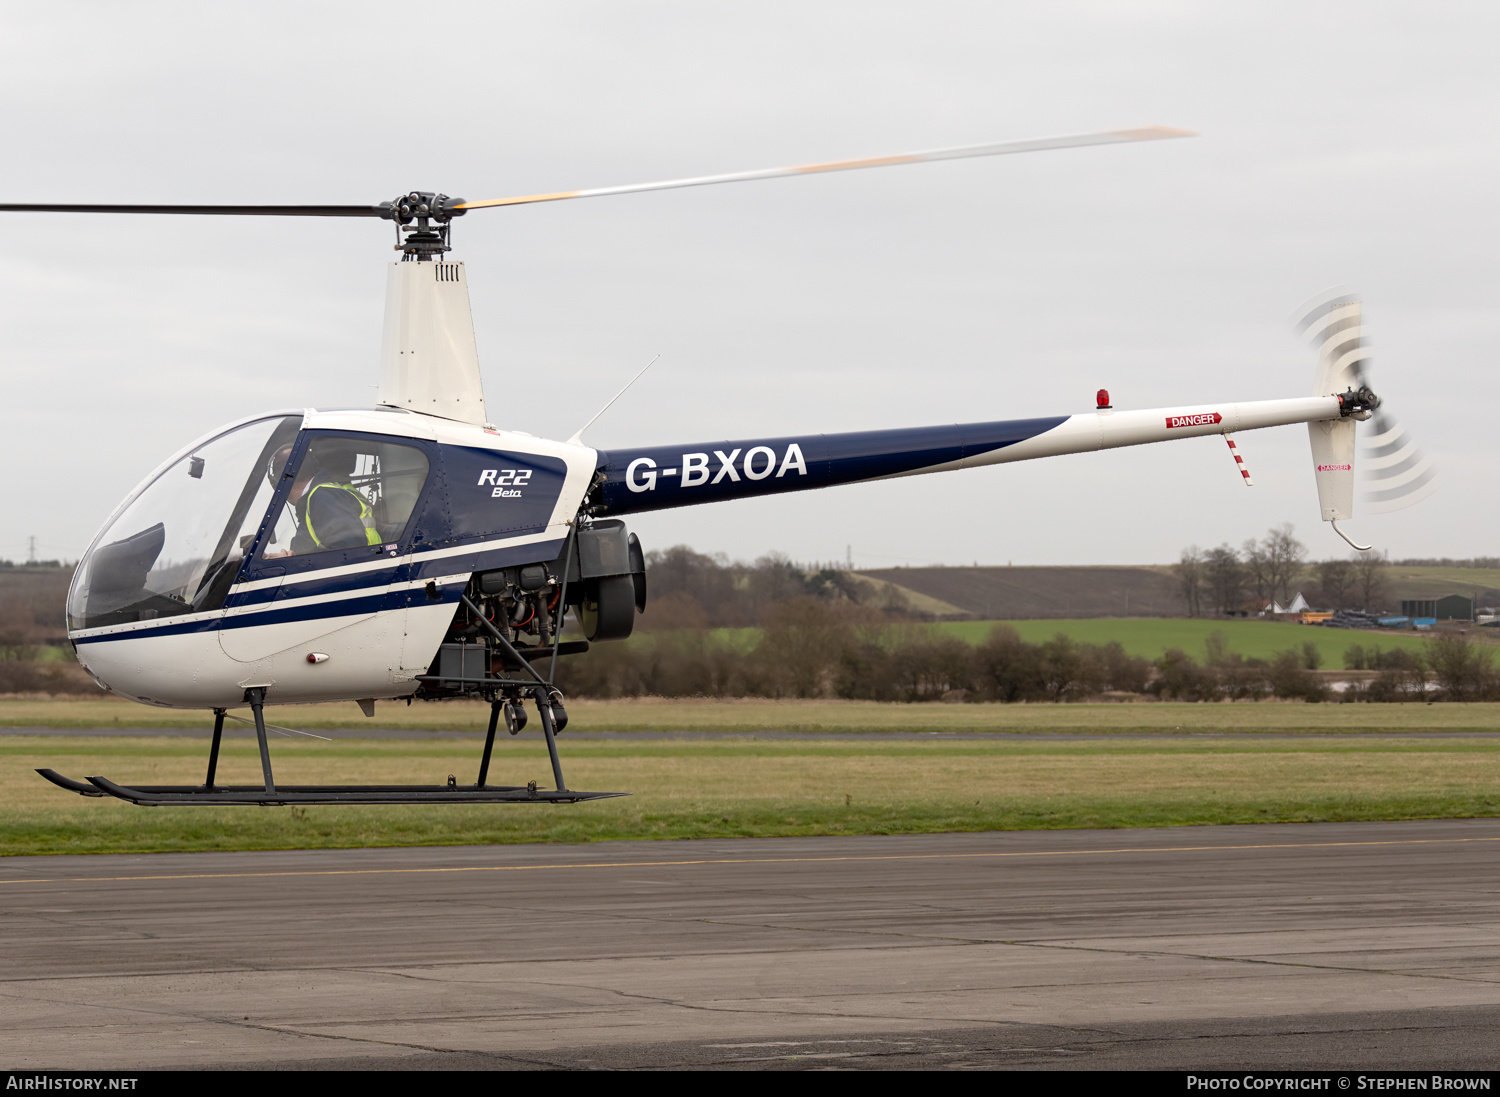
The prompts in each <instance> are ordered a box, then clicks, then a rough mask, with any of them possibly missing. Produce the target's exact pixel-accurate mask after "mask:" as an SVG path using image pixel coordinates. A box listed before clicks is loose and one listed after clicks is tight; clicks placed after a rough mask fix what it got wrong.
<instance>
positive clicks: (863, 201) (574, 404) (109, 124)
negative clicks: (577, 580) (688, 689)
mask: <svg viewBox="0 0 1500 1097" xmlns="http://www.w3.org/2000/svg"><path fill="white" fill-rule="evenodd" d="M0 31H3V33H0V86H3V88H4V94H5V98H6V101H7V102H8V103H9V104H11V109H10V110H9V111H8V112H7V115H6V120H5V124H4V128H5V132H6V135H7V143H8V149H7V153H8V154H7V155H6V156H4V157H3V158H0V195H3V196H4V198H0V200H3V201H18V202H26V201H59V202H66V201H78V202H133V201H138V202H187V203H210V202H224V203H267V204H271V203H356V204H364V203H369V204H374V203H378V202H380V201H383V200H386V199H389V198H392V197H394V196H396V195H398V194H400V193H402V192H404V191H407V190H410V189H424V190H438V191H443V192H446V193H448V194H451V195H460V196H462V197H465V198H470V199H482V198H498V197H504V196H507V195H516V194H531V193H537V192H542V191H555V190H571V189H579V188H587V187H596V186H610V185H615V184H625V183H634V182H645V181H651V180H657V179H669V178H675V177H679V176H688V175H701V174H712V173H718V172H730V171H737V170H747V169H752V168H761V167H772V166H778V165H785V164H796V163H803V162H809V161H817V160H825V159H841V158H846V157H857V156H865V155H878V154H885V153H895V152H903V151H909V150H913V149H927V148H938V147H944V146H949V145H962V144H976V143H981V142H990V141H1000V140H1009V139H1020V138H1027V137H1039V136H1047V135H1052V134H1059V133H1075V132H1084V131H1093V130H1101V129H1115V128H1126V127H1134V126H1144V125H1153V124H1161V125H1169V126H1176V127H1182V128H1186V129H1191V130H1195V131H1197V132H1198V133H1199V134H1200V136H1198V137H1196V138H1193V139H1191V140H1181V141H1166V142H1150V143H1144V144H1140V145H1132V146H1112V147H1103V148H1088V149H1073V150H1066V151H1053V152H1044V153H1032V154H1027V155H1024V156H1007V157H997V158H992V159H979V160H961V161H950V162H945V163H937V164H923V165H914V166H905V167H895V168H887V169H880V170H872V171H861V172H848V173H839V174H833V175H820V176H816V177H801V178H793V179H783V180H775V181H764V182H754V183H745V184H735V185H730V186H720V187H707V188H699V189H692V190H675V191H665V192H659V193H651V194H640V195H629V196H618V197H607V198H599V199H591V200H586V201H577V202H562V203H552V204H544V205H535V206H528V207H516V208H508V209H495V210H487V211H476V212H474V213H472V214H470V215H469V216H467V217H465V218H464V219H462V220H461V221H459V222H457V223H456V226H455V244H456V248H455V252H454V254H453V257H454V258H457V259H462V260H463V261H464V262H465V263H466V264H467V271H468V280H469V285H470V292H471V296H472V300H473V308H474V320H475V331H476V336H477V339H478V344H479V351H480V358H481V362H482V364H483V370H484V381H485V390H486V400H487V407H488V411H489V414H490V418H491V419H492V420H493V421H495V422H497V423H499V424H500V425H502V426H504V427H507V428H511V429H519V430H527V431H530V432H532V433H534V434H538V435H541V436H544V437H554V438H566V437H568V436H569V435H571V434H572V433H573V432H574V431H575V430H576V429H577V428H578V427H579V426H580V425H581V424H582V423H584V422H585V421H586V420H587V419H588V418H589V417H590V416H591V415H593V414H594V412H595V411H597V410H598V408H599V407H600V406H601V405H603V404H604V403H605V402H606V401H607V400H608V399H609V397H610V396H612V395H613V394H614V393H615V391H616V390H618V388H619V387H620V385H622V384H623V383H624V382H625V381H626V380H628V379H629V377H630V376H631V374H633V373H634V372H635V371H636V370H637V369H639V368H640V366H642V365H644V364H645V363H646V362H647V361H649V360H650V359H651V358H652V357H653V356H655V355H658V354H659V355H660V356H661V357H660V360H659V361H658V362H657V363H656V365H655V366H654V367H653V368H652V369H651V370H650V371H649V372H648V373H647V374H646V375H645V376H644V377H643V378H642V379H641V380H640V381H639V382H637V383H636V384H635V386H634V387H633V388H632V389H631V390H630V391H629V392H628V393H627V394H626V395H625V396H624V397H623V398H622V399H621V400H620V401H619V402H618V403H617V404H615V405H614V407H612V408H611V409H610V410H609V411H608V412H607V413H606V414H605V415H604V416H603V417H601V418H600V420H599V421H598V422H597V423H596V424H595V425H594V426H593V427H592V428H591V429H590V431H589V432H588V434H587V436H586V440H587V441H588V442H589V443H590V444H592V445H596V446H599V447H601V448H608V447H610V446H630V445H647V444H655V443H677V442H682V443H688V442H696V441H707V440H714V439H724V438H746V437H754V436H773V437H774V436H783V435H789V434H799V433H809V432H825V431H841V430H864V429H880V428H891V427H901V426H920V425H926V424H933V423H952V422H968V421H983V420H993V419H1008V418H1022V417H1030V416H1040V415H1057V414H1066V413H1071V412H1077V411H1086V410H1089V409H1091V408H1092V406H1093V394H1094V392H1095V390H1096V389H1098V388H1100V387H1106V388H1108V389H1109V390H1110V392H1111V393H1112V394H1113V397H1114V403H1115V406H1116V407H1120V408H1135V407H1157V406H1171V405H1178V404H1189V403H1203V402H1209V401H1223V400H1255V399H1272V398H1278V397H1287V396H1302V395H1306V394H1307V393H1308V391H1309V386H1310V385H1311V381H1312V374H1313V367H1314V365H1315V358H1314V353H1313V352H1312V351H1311V350H1309V349H1308V348H1307V347H1306V346H1304V345H1302V344H1301V343H1299V342H1298V341H1297V340H1296V339H1295V338H1294V337H1293V336H1292V335H1291V333H1290V330H1289V327H1288V318H1289V317H1290V316H1291V314H1292V313H1293V311H1294V310H1295V308H1296V307H1297V306H1298V304H1299V303H1301V302H1302V301H1303V300H1305V299H1307V298H1309V297H1311V296H1312V295H1314V294H1316V293H1318V292H1320V291H1322V290H1324V289H1326V288H1328V287H1330V286H1333V285H1349V286H1352V287H1353V288H1355V289H1357V290H1358V291H1359V292H1361V293H1362V294H1363V295H1364V298H1365V302H1366V322H1367V325H1368V328H1369V331H1370V333H1371V335H1372V337H1373V339H1374V342H1375V352H1376V359H1375V369H1374V373H1373V381H1374V382H1375V386H1376V388H1377V390H1378V391H1379V392H1380V393H1381V395H1382V397H1383V398H1384V400H1385V402H1386V407H1387V408H1388V409H1389V410H1391V411H1393V412H1394V413H1395V415H1396V416H1397V417H1398V418H1399V419H1400V420H1401V422H1402V423H1403V425H1405V426H1406V427H1407V428H1408V429H1409V430H1410V431H1411V432H1412V434H1413V435H1414V436H1415V437H1416V439H1417V440H1418V442H1419V444H1420V445H1421V446H1422V447H1423V449H1425V450H1426V451H1427V453H1428V454H1429V455H1430V456H1431V457H1432V459H1433V461H1434V463H1435V464H1436V465H1437V466H1438V467H1439V469H1440V476H1441V481H1440V483H1441V489H1440V491H1439V492H1438V493H1437V494H1436V495H1434V496H1433V497H1432V498H1430V499H1427V500H1425V501H1424V502H1421V503H1419V504H1417V505H1416V506H1413V507H1411V508H1409V509H1407V510H1404V511H1399V512H1396V513H1394V514H1389V515H1370V514H1366V513H1357V516H1356V518H1355V519H1354V521H1352V522H1350V523H1348V528H1349V530H1350V532H1351V533H1353V534H1354V535H1355V536H1356V537H1358V538H1364V539H1366V540H1369V541H1373V542H1374V543H1375V544H1376V545H1377V547H1379V548H1381V549H1384V550H1387V551H1389V552H1390V554H1391V556H1392V557H1394V558H1401V557H1411V556H1453V557H1464V556H1472V555H1480V554H1483V555H1494V554H1496V553H1497V551H1500V547H1497V545H1496V539H1497V538H1496V534H1497V523H1496V520H1495V517H1494V513H1495V509H1496V508H1495V502H1496V487H1495V485H1496V476H1495V471H1496V457H1495V451H1494V446H1493V437H1494V429H1493V422H1494V413H1493V411H1492V410H1490V411H1486V410H1485V409H1486V408H1490V407H1491V405H1490V404H1489V399H1490V398H1492V397H1494V396H1496V395H1497V388H1500V385H1497V381H1496V371H1495V369H1494V367H1493V364H1492V361H1491V359H1492V356H1493V348H1494V347H1495V346H1496V345H1497V344H1500V339H1497V335H1500V331H1497V328H1500V313H1497V311H1496V307H1495V304H1494V302H1495V301H1496V298H1497V290H1500V273H1497V270H1496V264H1495V260H1494V258H1493V252H1494V245H1495V240H1494V237H1495V228H1496V216H1497V215H1496V212H1495V199H1494V195H1495V192H1496V184H1497V182H1500V141H1497V140H1496V138H1497V136H1500V134H1497V129H1500V65H1497V64H1496V63H1495V59H1494V57H1493V48H1494V47H1493V43H1494V42H1496V41H1500V34H1497V31H1500V9H1497V8H1496V7H1495V6H1494V5H1484V4H1478V3H1441V2H1438V3H1429V4H1425V5H1421V6H1416V5H1405V4H1382V3H1318V2H1313V3H1307V2H1302V3H1274V2H1273V3H1263V4H1256V5H1231V4H1203V3H1186V2H1184V3H1176V2H1158V3H1085V2H1053V3H1046V4H1041V3H1037V4H996V3H993V2H987V3H963V2H943V0H924V2H922V3H888V2H877V0H860V2H857V3H856V2H837V3H834V2H828V3H818V2H815V0H812V2H810V0H797V2H795V3H782V2H779V0H756V2H755V3H716V4H703V3H694V2H680V3H679V2H665V0H636V2H630V3H620V2H613V3H610V2H599V3H575V2H566V0H564V2H554V3H550V4H546V5H536V4H520V3H505V2H500V3H483V4H468V3H448V4H444V5H440V6H437V7H427V8H423V7H413V6H411V5H409V4H391V3H380V2H369V0H363V2H361V3H358V4H354V3H317V2H300V3H296V4H291V3H286V4H281V3H263V4H255V3H247V4H237V5H203V4H196V3H180V4H175V3H159V4H156V3H132V4H129V5H109V4H103V3H82V2H67V0H63V2H54V3H50V4H47V5H30V6H21V5H9V6H7V7H6V9H5V10H4V13H3V14H0ZM0 216H3V218H4V220H3V222H0V224H3V229H4V235H3V237H0V376H3V378H4V384H5V388H4V399H3V401H0V454H3V459H4V461H5V464H6V466H7V467H9V468H10V469H11V470H12V472H11V475H9V476H7V477H5V484H6V486H5V487H4V489H3V492H4V494H3V497H0V498H3V503H4V514H5V522H4V525H3V527H0V557H7V558H11V559H24V558H25V557H26V555H27V552H28V548H29V541H28V539H29V538H31V537H35V539H36V551H37V554H38V556H40V557H43V558H51V557H61V558H68V559H76V558H77V556H78V555H79V554H81V553H82V552H83V550H84V549H85V548H86V547H87V545H88V543H89V541H90V540H91V539H92V537H93V536H94V534H95V532H96V531H97V530H98V528H99V526H100V525H101V524H102V523H103V521H104V520H105V518H106V517H107V516H108V514H109V512H110V511H111V510H112V509H113V508H114V506H115V505H116V504H117V503H118V502H119V500H120V499H122V498H123V497H124V496H125V495H126V494H127V493H128V492H130V491H131V489H132V488H133V487H134V486H135V485H136V484H137V483H138V482H139V481H140V479H141V478H142V477H143V476H144V475H145V474H146V473H148V472H149V471H150V470H151V469H152V468H154V467H155V466H156V465H157V464H158V463H160V461H161V460H163V459H164V458H165V457H166V456H168V455H169V454H171V453H172V452H173V451H175V450H176V449H178V448H179V447H181V446H183V445H186V444H187V443H189V442H190V441H192V439H194V438H196V437H198V436H200V435H203V434H205V433H207V432H209V431H211V430H213V429H215V428H216V427H217V426H219V425H220V424H223V423H225V422H228V421H230V420H233V419H236V418H239V417H242V416H244V415H248V414H251V413H254V412H258V411H263V410H272V409H280V408H288V407H293V408H295V407H318V406H322V407H348V406H357V405H366V404H370V403H373V401H374V386H375V383H376V380H377V357H378V352H379V341H380V331H381V309H382V306H383V292H384V281H385V271H384V269H383V266H384V264H386V263H388V262H391V261H393V260H394V258H395V253H394V252H393V250H392V244H393V235H394V234H393V230H392V228H391V226H390V225H389V224H387V223H385V222H381V221H373V220H369V221H367V220H348V221H344V220H337V221H335V220H330V221H309V220H271V219H259V218H255V219H251V218H146V217H124V216H119V217H102V216H92V217H90V216H78V215H37V214H4V215H0ZM1455 416H1457V417H1456V418H1455ZM1237 441H1238V443H1239V446H1240V450H1241V453H1242V454H1243V455H1244V457H1245V459H1246V462H1247V464H1248V466H1249V468H1250V470H1251V472H1252V473H1253V475H1254V479H1255V486H1254V487H1253V488H1251V489H1249V490H1246V489H1245V488H1244V487H1243V486H1242V485H1241V483H1240V477H1239V475H1238V473H1237V471H1236V469H1235V466H1234V463H1233V461H1232V459H1231V457H1230V455H1229V453H1228V450H1227V449H1226V447H1225V446H1224V444H1223V442H1222V441H1221V440H1220V439H1218V438H1202V439H1192V440H1183V441H1177V442H1172V443H1168V444H1163V445H1154V446H1145V447H1137V448H1134V449H1128V450H1115V451H1110V452H1107V453H1096V454H1086V455H1075V456H1067V457H1059V458H1051V459H1047V460H1042V461H1033V462H1026V463H1021V464H1016V465H1009V466H999V467H990V468H985V469H976V470H966V471H962V472H956V473H946V474H938V475H934V476H922V477H912V478H908V479H903V480H896V481H883V482H878V483H872V484H864V485H855V486H851V487H844V488H835V489H830V490H828V491H822V492H806V493H801V494H795V495H789V496H785V497H780V498H767V499H758V500H743V501H736V502H728V503H718V504H710V505H708V506H702V507H689V508H684V509H681V510H676V511H665V512H658V513H654V514H647V515H640V516H638V517H636V518H634V519H633V520H632V521H631V527H632V529H633V530H635V531H636V532H637V533H638V534H639V535H640V537H641V540H642V542H643V544H644V545H645V547H646V548H648V549H652V548H665V547H667V546H669V545H675V544H687V545H690V546H692V547H693V548H695V549H697V550H699V551H702V552H710V553H720V552H722V553H724V554H726V555H728V556H729V557H731V558H738V559H747V560H748V559H753V558H755V557H758V556H760V555H762V554H764V553H768V552H782V553H785V554H787V555H789V556H791V557H792V558H794V559H797V560H802V561H808V562H812V561H831V560H845V559H846V558H851V559H852V561H853V563H854V564H855V566H857V567H864V568H874V567H887V566H893V565H897V564H911V565H926V564H935V563H944V564H950V565H960V564H972V563H979V564H1006V563H1015V564H1017V565H1020V564H1086V563H1117V564H1149V563H1162V562H1168V561H1171V560H1175V559H1176V558H1177V557H1178V555H1179V554H1180V552H1181V551H1182V550H1183V548H1185V547H1186V546H1188V545H1193V544H1196V545H1201V546H1204V547H1207V546H1212V545H1218V544H1220V543H1225V542H1227V543H1229V544H1232V545H1239V544H1241V543H1242V542H1244V541H1245V540H1246V539H1248V538H1254V537H1260V536H1263V535H1264V534H1265V533H1266V531H1267V530H1268V529H1269V528H1270V527H1272V526H1276V525H1280V524H1281V523H1283V522H1291V523H1293V524H1294V526H1295V528H1296V532H1297V536H1298V537H1299V538H1301V539H1302V540H1303V541H1304V542H1305V543H1307V545H1308V546H1309V549H1310V551H1311V553H1312V555H1313V556H1314V557H1318V558H1325V557H1332V556H1342V555H1345V554H1347V551H1348V550H1347V548H1346V546H1345V545H1344V544H1343V542H1341V541H1339V540H1337V539H1336V538H1335V536H1334V534H1333V533H1332V532H1331V531H1330V530H1329V529H1328V527H1327V526H1326V524H1324V523H1321V522H1319V521H1318V510H1317V496H1316V491H1315V488H1314V484H1313V477H1312V473H1311V470H1310V468H1309V463H1310V462H1309V457H1308V449H1307V446H1308V443H1307V438H1306V430H1305V428H1303V427H1300V426H1291V427H1281V428H1274V429H1270V430H1263V431H1255V432H1244V433H1241V434H1239V435H1238V436H1237Z"/></svg>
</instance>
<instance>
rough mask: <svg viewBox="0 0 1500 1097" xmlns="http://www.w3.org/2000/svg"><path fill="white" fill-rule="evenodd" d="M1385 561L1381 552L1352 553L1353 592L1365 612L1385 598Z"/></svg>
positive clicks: (1384, 556)
mask: <svg viewBox="0 0 1500 1097" xmlns="http://www.w3.org/2000/svg"><path fill="white" fill-rule="evenodd" d="M1387 563H1388V561H1387V559H1386V554H1385V553H1383V552H1358V553H1355V554H1354V571H1355V578H1354V593H1355V594H1356V595H1357V596H1358V598H1359V604H1360V608H1361V609H1363V610H1365V611H1366V612H1370V611H1372V610H1374V608H1375V607H1377V606H1379V605H1380V603H1381V602H1382V600H1384V598H1385V575H1386V566H1387Z"/></svg>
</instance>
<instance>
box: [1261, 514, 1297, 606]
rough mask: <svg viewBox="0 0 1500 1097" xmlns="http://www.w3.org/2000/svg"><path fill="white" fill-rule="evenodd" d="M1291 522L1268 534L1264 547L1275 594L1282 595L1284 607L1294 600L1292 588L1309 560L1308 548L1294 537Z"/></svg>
mask: <svg viewBox="0 0 1500 1097" xmlns="http://www.w3.org/2000/svg"><path fill="white" fill-rule="evenodd" d="M1292 533H1293V527H1292V524H1291V523H1290V522H1286V523H1283V524H1282V525H1279V526H1277V527H1275V528H1274V529H1272V530H1271V531H1270V532H1268V533H1267V534H1266V539H1265V541H1263V542H1262V545H1263V546H1264V548H1265V553H1266V558H1267V563H1268V570H1269V572H1270V579H1271V587H1272V590H1273V592H1274V591H1279V592H1280V593H1281V602H1282V604H1283V605H1285V604H1286V603H1288V602H1290V601H1291V600H1292V587H1294V586H1295V585H1296V584H1297V580H1298V578H1299V577H1300V576H1301V574H1302V569H1303V565H1304V561H1306V559H1307V546H1306V545H1304V544H1303V543H1302V542H1301V541H1299V540H1297V538H1295V537H1293V536H1292Z"/></svg>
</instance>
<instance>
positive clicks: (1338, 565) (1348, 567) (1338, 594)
mask: <svg viewBox="0 0 1500 1097" xmlns="http://www.w3.org/2000/svg"><path fill="white" fill-rule="evenodd" d="M1355 578H1356V573H1355V570H1354V565H1353V564H1351V563H1350V562H1349V561H1348V560H1324V561H1323V562H1322V563H1321V564H1319V565H1318V585H1319V586H1321V587H1322V588H1323V598H1324V599H1325V600H1326V601H1327V603H1328V604H1329V605H1330V606H1332V607H1333V608H1334V609H1336V610H1339V609H1348V608H1349V603H1350V602H1351V601H1352V600H1353V598H1354V594H1355V589H1354V588H1355Z"/></svg>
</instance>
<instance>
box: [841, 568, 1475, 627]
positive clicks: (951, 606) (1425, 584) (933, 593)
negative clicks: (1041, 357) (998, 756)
mask: <svg viewBox="0 0 1500 1097" xmlns="http://www.w3.org/2000/svg"><path fill="white" fill-rule="evenodd" d="M858 574H859V575H862V576H864V577H865V578H868V579H872V580H875V581H876V582H879V583H883V584H889V585H890V586H892V587H897V588H899V589H901V590H904V591H908V592H910V594H911V596H912V597H911V602H912V605H913V608H915V609H918V610H920V611H923V612H928V613H932V614H933V615H934V616H937V617H946V618H955V617H971V618H977V619H979V620H982V621H991V620H1026V619H1040V618H1064V617H1180V616H1182V615H1183V612H1184V607H1183V603H1182V594H1181V592H1180V588H1179V587H1178V585H1177V580H1176V578H1175V577H1174V576H1173V574H1172V569H1171V568H1170V567H1168V566H1165V565H1161V566H1151V567H1104V566H1099V567H1053V568H1034V567H1021V568H1015V567H1005V568H962V567H959V568H881V569H879V570H877V571H861V572H858ZM1306 585H1307V587H1308V589H1312V588H1313V587H1314V586H1316V581H1315V580H1314V579H1312V578H1311V577H1309V579H1308V580H1307V583H1306ZM1386 586H1387V597H1386V602H1387V603H1388V604H1389V605H1390V606H1391V607H1392V608H1394V607H1397V606H1399V605H1400V603H1401V600H1402V599H1403V598H1436V597H1440V596H1442V595H1444V594H1462V595H1465V596H1466V597H1467V596H1473V597H1475V598H1477V600H1478V604H1479V605H1481V606H1485V605H1491V606H1500V570H1494V569H1483V568H1436V567H1433V568H1428V567H1394V566H1393V567H1391V568H1390V569H1389V571H1388V572H1387V574H1386Z"/></svg>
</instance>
